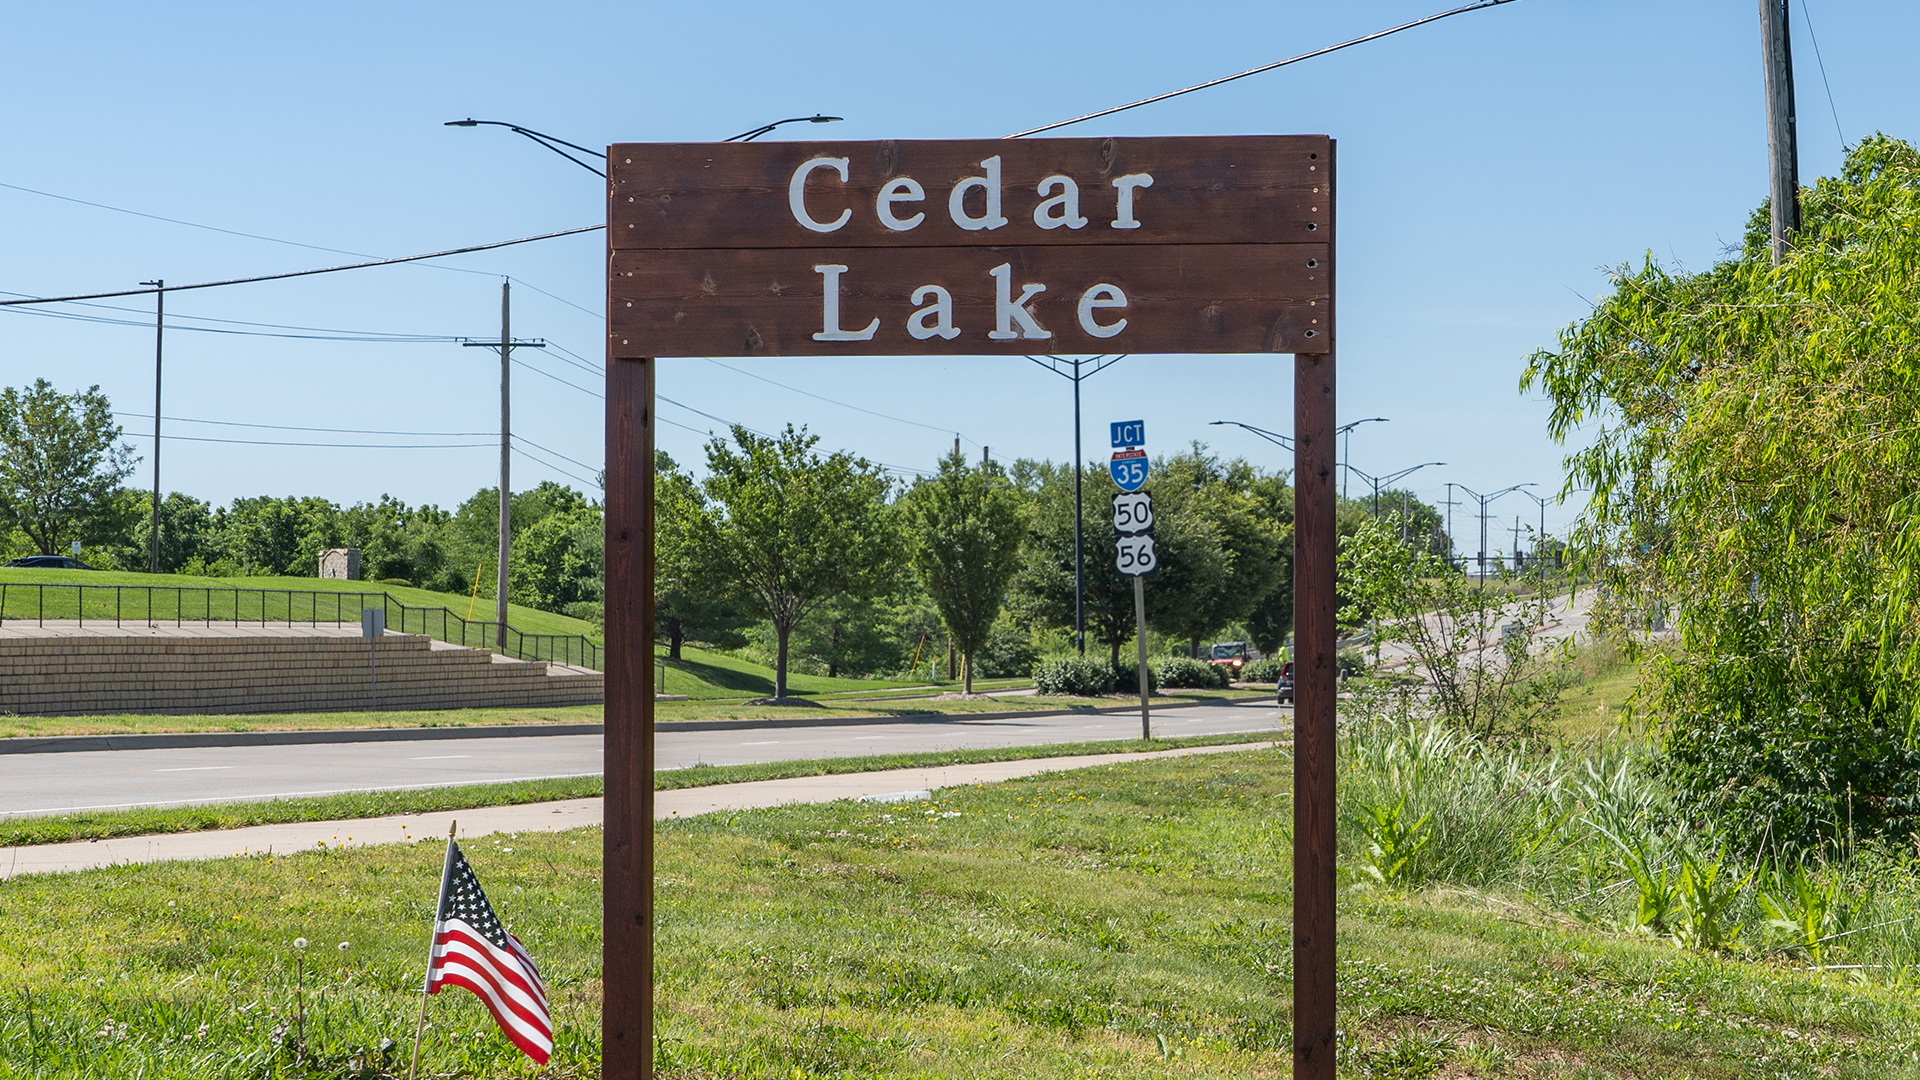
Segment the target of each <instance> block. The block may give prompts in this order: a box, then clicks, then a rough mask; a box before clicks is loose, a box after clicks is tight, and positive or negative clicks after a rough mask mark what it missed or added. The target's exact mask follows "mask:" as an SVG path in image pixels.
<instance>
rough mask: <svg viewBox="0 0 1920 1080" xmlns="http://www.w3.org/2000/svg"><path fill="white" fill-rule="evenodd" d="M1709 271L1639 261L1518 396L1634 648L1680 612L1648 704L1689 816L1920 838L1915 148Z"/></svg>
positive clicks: (1853, 178)
mask: <svg viewBox="0 0 1920 1080" xmlns="http://www.w3.org/2000/svg"><path fill="white" fill-rule="evenodd" d="M1801 195H1802V200H1801V202H1802V208H1803V210H1802V216H1803V221H1804V224H1803V227H1802V229H1801V231H1800V232H1799V233H1798V234H1796V235H1795V236H1794V237H1793V238H1792V245H1793V246H1792V250H1791V252H1790V253H1789V254H1788V256H1787V257H1786V258H1785V260H1784V261H1783V262H1782V263H1781V264H1780V265H1778V266H1775V265H1774V264H1773V262H1772V259H1771V257H1770V255H1769V252H1768V250H1767V248H1768V245H1767V217H1768V211H1767V209H1766V208H1765V207H1762V208H1761V209H1760V210H1758V211H1757V212H1756V213H1755V214H1754V216H1753V218H1752V219H1750V222H1749V226H1748V230H1747V234H1746V237H1745V240H1744V243H1743V246H1742V248H1741V250H1740V252H1739V253H1738V254H1737V255H1733V256H1732V257H1729V258H1727V259H1725V260H1723V261H1722V262H1720V263H1719V264H1718V265H1716V266H1714V267H1712V268H1711V269H1709V270H1707V271H1705V272H1701V273H1684V272H1680V271H1677V270H1670V269H1667V268H1665V267H1662V266H1659V265H1657V264H1656V263H1654V262H1653V260H1652V259H1651V258H1649V259H1647V260H1646V261H1645V263H1644V264H1643V265H1642V266H1640V267H1639V268H1638V269H1635V268H1632V267H1629V266H1623V267H1621V268H1620V269H1619V270H1618V271H1616V273H1615V275H1614V282H1613V290H1612V293H1611V295H1609V296H1607V297H1605V298H1604V299H1603V300H1602V301H1601V302H1600V303H1599V304H1598V305H1597V307H1596V308H1595V310H1594V312H1593V313H1592V315H1590V316H1589V317H1587V318H1586V319H1583V320H1582V321H1580V322H1578V323H1576V324H1574V325H1573V326H1571V327H1570V328H1568V329H1567V330H1566V331H1565V332H1563V333H1562V334H1561V335H1560V339H1559V343H1558V347H1557V348H1556V349H1552V350H1542V351H1540V352H1538V353H1536V354H1535V355H1534V356H1533V358H1532V360H1531V362H1530V364H1529V365H1528V368H1527V372H1526V375H1525V378H1524V379H1523V380H1522V383H1521V386H1522V389H1525V390H1539V391H1544V392H1545V393H1546V395H1547V397H1548V399H1549V400H1550V401H1551V402H1552V405H1553V412H1552V416H1551V420H1550V431H1551V432H1552V434H1553V435H1554V436H1555V437H1556V438H1558V439H1562V440H1567V439H1571V438H1575V437H1576V436H1577V438H1578V439H1579V440H1580V441H1582V442H1588V440H1590V442H1588V445H1587V446H1586V448H1585V449H1582V450H1578V451H1576V452H1574V453H1573V454H1572V455H1571V456H1570V457H1569V458H1568V459H1567V463H1568V467H1569V478H1568V487H1569V490H1574V489H1578V488H1585V489H1586V490H1587V491H1588V492H1589V496H1588V498H1589V501H1588V504H1587V508H1586V510H1585V512H1584V514H1583V516H1582V519H1581V526H1580V530H1579V533H1578V534H1577V537H1576V540H1577V543H1576V549H1577V550H1578V551H1580V552H1582V553H1583V558H1584V559H1585V561H1586V563H1587V568H1588V570H1589V572H1593V573H1597V574H1598V575H1599V578H1600V581H1601V582H1602V584H1604V585H1605V586H1606V587H1607V589H1606V595H1607V596H1608V597H1610V598H1611V603H1610V604H1609V605H1608V606H1607V607H1606V608H1605V609H1603V610H1602V611H1601V612H1600V614H1601V615H1602V616H1603V617H1604V618H1605V619H1606V620H1607V622H1606V625H1609V626H1611V627H1613V628H1614V629H1616V630H1619V631H1627V630H1632V629H1634V628H1636V627H1644V626H1646V625H1647V624H1648V623H1649V622H1654V621H1657V620H1658V618H1659V617H1660V616H1661V615H1663V614H1671V615H1672V617H1673V618H1674V620H1675V626H1676V627H1677V629H1678V633H1679V637H1680V644H1681V646H1682V647H1681V649H1680V650H1679V651H1678V652H1677V653H1674V654H1671V655H1670V656H1666V657H1664V658H1661V659H1658V660H1656V663H1655V667H1654V674H1655V675H1656V679H1655V681H1654V685H1653V687H1652V688H1651V691H1650V692H1648V693H1643V695H1642V697H1643V700H1645V703H1646V705H1647V706H1648V707H1649V709H1650V711H1651V712H1652V713H1653V714H1654V716H1655V717H1656V718H1658V719H1660V720H1662V721H1663V722H1664V725H1665V728H1664V730H1665V733H1666V738H1665V749H1666V762H1667V765H1668V767H1669V768H1670V769H1671V771H1672V773H1673V776H1674V778H1675V779H1676V780H1677V781H1678V783H1679V786H1680V789H1681V791H1682V792H1683V793H1684V794H1685V795H1686V796H1687V798H1688V799H1689V801H1690V804H1691V808H1692V809H1694V810H1696V811H1701V812H1705V813H1708V814H1711V815H1713V816H1714V817H1716V818H1718V819H1719V820H1720V821H1721V822H1722V823H1723V824H1726V825H1728V826H1730V827H1731V828H1733V829H1734V830H1735V831H1737V832H1743V833H1745V834H1746V835H1747V837H1748V838H1749V839H1751V840H1756V841H1757V840H1758V838H1760V837H1761V836H1768V837H1771V839H1772V841H1774V842H1781V841H1785V842H1800V843H1813V842H1817V841H1819V840H1820V839H1822V838H1826V839H1833V838H1835V837H1836V836H1837V835H1839V834H1842V833H1843V832H1845V831H1849V830H1851V831H1856V832H1858V833H1862V834H1868V835H1871V834H1882V835H1890V836H1898V837H1905V836H1909V835H1911V834H1912V833H1913V832H1914V830H1915V827H1916V824H1920V819H1917V818H1916V813H1917V812H1920V787H1917V786H1916V779H1917V778H1920V488H1916V485H1915V483H1914V476H1915V466H1916V464H1917V463H1920V424H1916V423H1915V417H1916V416H1920V332H1917V331H1916V328H1920V275H1916V273H1915V270H1914V268H1915V267H1916V266H1920V229H1916V228H1915V227H1914V222H1915V221H1920V153H1917V152H1916V151H1915V149H1914V148H1913V147H1912V146H1910V145H1908V144H1906V143H1904V142H1900V141H1898V140H1895V139H1891V138H1887V137H1885V136H1875V137H1873V138H1869V139H1866V140H1863V141H1862V142H1861V143H1860V144H1859V145H1858V146H1856V147H1854V148H1853V150H1852V151H1850V152H1849V154H1848V155H1847V159H1846V162H1845V164H1844V166H1843V167H1842V169H1841V174H1840V176H1838V177H1835V178H1823V179H1821V180H1820V181H1818V182H1817V183H1816V184H1815V185H1814V187H1812V188H1811V189H1805V190H1803V191H1802V193H1801Z"/></svg>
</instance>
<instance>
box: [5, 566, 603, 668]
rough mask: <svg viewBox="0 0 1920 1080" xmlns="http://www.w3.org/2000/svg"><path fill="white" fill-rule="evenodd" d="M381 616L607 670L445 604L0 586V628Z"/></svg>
mask: <svg viewBox="0 0 1920 1080" xmlns="http://www.w3.org/2000/svg"><path fill="white" fill-rule="evenodd" d="M374 609H379V610H383V611H385V612H386V613H387V629H389V630H394V631H398V632H400V633H405V634H424V635H426V636H427V637H432V638H437V639H439V640H441V641H445V642H447V643H449V644H453V645H464V646H467V647H469V648H478V649H490V650H492V651H494V652H497V653H499V654H501V655H502V656H511V657H513V658H515V659H517V660H550V661H553V662H555V663H561V664H570V665H572V666H574V667H583V668H591V669H593V670H595V671H601V670H604V669H605V664H604V660H603V658H602V651H603V650H602V649H601V647H600V646H599V645H597V644H595V643H594V642H593V641H591V640H589V639H588V638H586V637H583V636H581V635H579V634H525V633H521V632H520V631H518V630H515V629H514V628H513V627H512V626H508V627H507V632H506V640H505V641H504V642H502V641H500V640H498V639H499V638H500V636H501V635H500V633H499V626H498V625H497V624H495V623H492V622H478V621H475V620H471V619H465V618H462V617H460V616H459V615H456V614H454V613H453V612H452V611H449V610H448V609H446V608H443V607H414V606H412V605H410V604H403V603H401V602H400V601H398V600H396V599H394V598H393V596H392V595H391V594H389V593H385V592H335V591H332V590H325V589H249V588H231V589H222V588H215V587H213V586H202V587H200V588H193V587H190V586H184V585H81V584H65V583H41V582H0V626H4V625H5V624H6V623H9V622H15V623H19V622H31V623H34V624H35V625H38V626H44V625H46V624H47V623H48V622H50V621H51V622H65V621H72V622H77V623H78V624H79V625H81V626H86V625H87V624H88V623H98V624H102V625H104V624H107V623H111V624H113V625H114V626H121V625H124V624H127V623H132V624H134V625H144V626H160V625H173V626H191V625H194V624H196V623H197V624H200V625H202V626H209V627H210V626H213V625H214V624H216V623H220V624H232V625H235V626H245V625H248V624H258V625H260V626H263V627H264V626H270V625H274V624H281V625H288V626H299V625H307V626H320V625H322V624H358V623H359V622H360V613H361V612H362V611H369V610H374Z"/></svg>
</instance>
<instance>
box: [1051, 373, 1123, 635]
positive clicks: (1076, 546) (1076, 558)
mask: <svg viewBox="0 0 1920 1080" xmlns="http://www.w3.org/2000/svg"><path fill="white" fill-rule="evenodd" d="M1027 359H1029V360H1031V361H1033V362H1034V363H1036V364H1039V365H1040V366H1041V367H1043V368H1046V369H1047V370H1048V371H1051V372H1053V373H1054V374H1055V375H1058V376H1060V377H1061V378H1063V379H1066V380H1067V381H1068V382H1071V383H1073V647H1074V648H1075V649H1077V650H1079V652H1080V655H1081V656H1085V655H1087V559H1086V552H1085V550H1084V549H1085V534H1086V528H1085V526H1084V525H1083V524H1082V521H1081V510H1080V507H1081V494H1080V489H1081V479H1082V475H1083V473H1084V472H1085V467H1084V466H1085V463H1084V462H1083V461H1082V460H1081V457H1080V384H1081V383H1082V382H1084V381H1086V380H1087V379H1091V378H1093V377H1094V376H1095V375H1098V374H1100V373H1101V372H1103V371H1105V370H1107V369H1108V368H1110V367H1112V366H1113V365H1115V364H1117V363H1119V362H1120V361H1122V360H1124V359H1126V354H1125V353H1121V354H1120V355H1118V356H1109V355H1106V354H1102V355H1100V356H1095V357H1092V358H1090V359H1086V360H1066V359H1062V358H1061V357H1058V356H1049V357H1047V358H1046V359H1045V360H1042V359H1040V358H1039V357H1037V356H1029V357H1027ZM1061 364H1066V365H1068V366H1069V367H1071V368H1072V369H1073V374H1071V375H1069V374H1067V373H1066V372H1064V371H1062V370H1060V367H1059V365H1061ZM1083 365H1091V366H1092V367H1093V370H1092V371H1089V372H1086V373H1085V374H1082V373H1081V371H1080V368H1081V367H1082V366H1083Z"/></svg>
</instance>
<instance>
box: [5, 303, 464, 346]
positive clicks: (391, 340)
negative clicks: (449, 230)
mask: <svg viewBox="0 0 1920 1080" xmlns="http://www.w3.org/2000/svg"><path fill="white" fill-rule="evenodd" d="M9 295H19V294H17V293H16V294H9ZM5 310H6V311H7V312H8V313H9V314H12V315H36V316H39V317H41V318H45V319H67V320H70V321H72V322H86V323H98V324H101V325H105V326H132V327H137V328H140V329H143V330H151V329H152V328H153V319H152V318H151V317H148V318H146V319H115V318H111V317H109V316H105V315H87V314H84V313H82V312H77V311H49V310H46V309H42V308H35V307H15V308H7V309H5ZM173 317H175V318H182V319H192V318H196V317H197V316H193V315H178V316H173ZM222 321H225V320H222ZM167 329H169V330H185V331H190V332H192V333H198V334H226V335H231V336H238V337H264V338H280V339H285V340H294V341H354V342H359V343H361V344H369V345H422V344H440V343H444V342H448V341H456V340H459V339H458V338H456V337H454V336H453V335H450V334H446V335H442V334H434V335H428V334H384V333H378V332H375V333H353V332H351V331H348V332H343V333H317V334H295V333H284V332H273V331H266V330H234V329H230V328H228V327H223V326H185V325H181V324H178V323H174V322H171V321H169V322H168V323H167Z"/></svg>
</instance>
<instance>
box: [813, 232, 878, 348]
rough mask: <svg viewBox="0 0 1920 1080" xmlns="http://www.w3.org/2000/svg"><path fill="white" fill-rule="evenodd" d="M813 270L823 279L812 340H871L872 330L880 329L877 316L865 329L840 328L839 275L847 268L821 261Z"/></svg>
mask: <svg viewBox="0 0 1920 1080" xmlns="http://www.w3.org/2000/svg"><path fill="white" fill-rule="evenodd" d="M835 228H838V226H835ZM813 272H814V273H816V274H819V275H820V276H821V277H822V278H824V279H825V280H824V281H823V282H822V283H821V289H822V293H821V297H822V298H821V301H820V326H821V330H820V332H819V333H817V334H815V335H813V340H815V341H872V340H873V334H874V331H876V330H878V329H880V320H879V319H877V318H876V319H874V320H873V321H872V322H870V323H868V324H867V328H866V329H865V330H842V329H840V275H841V274H844V273H846V272H847V268H846V267H844V266H841V265H840V264H838V263H822V264H820V265H819V266H816V267H814V268H813Z"/></svg>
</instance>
